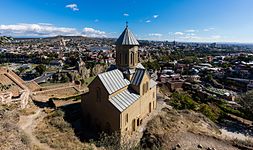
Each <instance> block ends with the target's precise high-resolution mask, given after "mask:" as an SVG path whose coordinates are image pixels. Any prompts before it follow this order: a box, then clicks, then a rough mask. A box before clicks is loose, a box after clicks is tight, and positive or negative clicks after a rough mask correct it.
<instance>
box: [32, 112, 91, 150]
mask: <svg viewBox="0 0 253 150" xmlns="http://www.w3.org/2000/svg"><path fill="white" fill-rule="evenodd" d="M63 117H64V112H63V111H61V110H55V111H53V112H51V113H49V114H48V116H47V117H45V118H44V119H43V122H42V123H40V124H39V125H38V126H37V127H36V131H35V134H36V137H37V138H38V139H39V140H40V142H41V143H46V144H48V145H49V146H50V147H52V148H54V149H59V150H60V149H61V150H63V149H64V150H67V149H90V145H89V144H87V143H82V142H81V141H80V140H79V139H78V138H77V137H76V135H75V133H74V130H73V128H72V127H71V125H70V124H69V123H68V122H66V121H65V120H64V118H63Z"/></svg>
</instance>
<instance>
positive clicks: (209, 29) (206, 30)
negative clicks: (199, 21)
mask: <svg viewBox="0 0 253 150" xmlns="http://www.w3.org/2000/svg"><path fill="white" fill-rule="evenodd" d="M212 30H215V28H206V29H204V31H205V32H208V31H212Z"/></svg>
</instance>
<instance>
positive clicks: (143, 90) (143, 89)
mask: <svg viewBox="0 0 253 150" xmlns="http://www.w3.org/2000/svg"><path fill="white" fill-rule="evenodd" d="M145 88H146V86H145V83H144V84H143V85H142V92H143V95H144V94H145Z"/></svg>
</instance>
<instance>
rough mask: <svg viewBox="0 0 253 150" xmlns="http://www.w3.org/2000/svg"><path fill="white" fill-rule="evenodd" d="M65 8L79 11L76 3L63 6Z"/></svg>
mask: <svg viewBox="0 0 253 150" xmlns="http://www.w3.org/2000/svg"><path fill="white" fill-rule="evenodd" d="M65 7H66V8H70V9H72V10H73V11H79V8H78V7H77V4H68V5H66V6H65Z"/></svg>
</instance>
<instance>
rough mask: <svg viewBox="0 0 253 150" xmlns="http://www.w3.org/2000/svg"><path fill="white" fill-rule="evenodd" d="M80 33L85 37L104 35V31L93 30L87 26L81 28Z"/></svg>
mask: <svg viewBox="0 0 253 150" xmlns="http://www.w3.org/2000/svg"><path fill="white" fill-rule="evenodd" d="M82 35H83V36H87V37H106V33H105V32H104V31H100V30H95V29H93V28H88V27H86V28H84V29H83V32H82Z"/></svg>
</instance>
